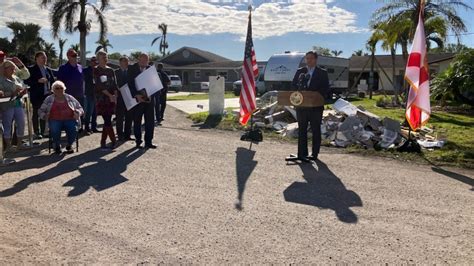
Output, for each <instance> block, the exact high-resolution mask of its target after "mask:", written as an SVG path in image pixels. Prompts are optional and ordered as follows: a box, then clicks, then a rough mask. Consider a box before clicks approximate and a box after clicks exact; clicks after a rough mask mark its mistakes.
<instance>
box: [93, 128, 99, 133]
mask: <svg viewBox="0 0 474 266" xmlns="http://www.w3.org/2000/svg"><path fill="white" fill-rule="evenodd" d="M92 132H94V133H99V132H100V130H98V129H97V128H94V129H92Z"/></svg>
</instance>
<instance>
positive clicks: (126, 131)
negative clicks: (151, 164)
mask: <svg viewBox="0 0 474 266" xmlns="http://www.w3.org/2000/svg"><path fill="white" fill-rule="evenodd" d="M119 63H120V68H118V69H116V70H115V78H116V79H117V85H118V87H119V88H121V87H122V86H123V85H125V84H127V83H128V57H126V56H123V57H121V58H120V59H119ZM115 117H116V122H115V126H116V128H117V135H118V139H119V141H128V140H132V138H130V135H131V134H132V120H133V113H132V110H130V111H127V107H126V106H125V102H124V101H123V98H122V95H121V94H120V91H118V97H117V107H116V110H115ZM124 122H125V125H124Z"/></svg>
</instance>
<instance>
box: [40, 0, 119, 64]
mask: <svg viewBox="0 0 474 266" xmlns="http://www.w3.org/2000/svg"><path fill="white" fill-rule="evenodd" d="M98 3H100V6H99V7H98V6H97V5H95V4H93V3H92V1H91V0H67V1H65V0H41V4H40V5H41V7H42V8H47V7H49V6H51V29H52V33H53V37H54V38H58V36H59V32H60V30H61V23H62V22H63V20H64V24H65V30H66V32H67V33H73V32H74V31H79V36H80V41H79V43H80V48H81V49H80V50H81V51H86V36H87V34H88V33H89V31H90V29H91V23H92V20H91V19H88V18H87V7H89V8H90V9H92V11H93V12H94V14H95V15H96V17H97V22H98V23H99V27H100V32H99V39H105V35H106V34H107V23H106V21H105V16H104V14H103V13H102V12H103V11H104V10H105V9H106V8H107V7H108V6H109V4H110V1H109V0H101V1H98ZM77 12H79V21H75V19H76V14H77ZM80 56H81V64H82V65H85V64H86V53H81V54H80Z"/></svg>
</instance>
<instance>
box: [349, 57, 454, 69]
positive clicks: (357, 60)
mask: <svg viewBox="0 0 474 266" xmlns="http://www.w3.org/2000/svg"><path fill="white" fill-rule="evenodd" d="M455 55H456V54H454V53H438V54H428V64H434V63H438V62H441V61H445V60H451V59H452V58H453V57H454V56H455ZM375 58H376V59H377V61H378V62H379V63H380V65H381V66H382V67H383V68H391V67H392V56H391V55H376V56H375ZM349 60H350V61H349V68H350V69H362V68H363V67H364V65H365V64H366V63H367V61H369V60H370V55H367V56H355V55H354V56H351V58H350V59H349ZM395 66H396V67H397V68H404V67H405V66H406V60H405V59H404V58H403V56H402V55H396V56H395ZM376 67H377V65H376ZM368 68H370V63H368V64H367V66H366V69H368Z"/></svg>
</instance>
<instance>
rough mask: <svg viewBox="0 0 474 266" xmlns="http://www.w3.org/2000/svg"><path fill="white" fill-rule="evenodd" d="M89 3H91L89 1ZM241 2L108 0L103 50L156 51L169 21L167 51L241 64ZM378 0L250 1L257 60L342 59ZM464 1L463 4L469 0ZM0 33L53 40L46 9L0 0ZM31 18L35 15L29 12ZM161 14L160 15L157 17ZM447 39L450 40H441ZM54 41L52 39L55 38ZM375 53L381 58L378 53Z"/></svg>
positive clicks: (360, 43)
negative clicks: (316, 53)
mask: <svg viewBox="0 0 474 266" xmlns="http://www.w3.org/2000/svg"><path fill="white" fill-rule="evenodd" d="M94 2H95V1H94ZM247 2H248V1H245V0H237V1H232V0H204V1H197V0H173V1H172V0H168V1H166V0H111V3H113V4H112V6H111V8H110V9H109V10H107V11H106V13H105V14H106V16H107V18H108V22H109V28H110V33H109V34H108V38H109V40H110V42H111V43H112V45H113V46H114V47H113V48H112V49H109V51H110V52H120V53H127V54H128V53H130V52H131V51H145V52H148V51H155V52H157V50H158V46H157V45H155V46H153V47H151V45H150V44H151V41H152V40H153V38H154V37H156V36H158V35H159V32H158V29H157V24H159V23H161V22H165V23H167V24H168V31H169V34H168V43H169V49H170V51H174V50H176V49H179V48H180V47H182V46H191V47H196V48H200V49H204V50H208V51H211V52H214V53H217V54H219V55H222V56H225V57H227V58H230V59H233V60H241V59H242V57H243V49H244V42H243V39H244V36H245V31H246V21H247V13H246V9H247V4H248V3H247ZM384 2H385V1H380V0H306V1H304V0H293V1H275V0H273V1H262V0H260V1H253V5H254V8H255V10H254V12H253V17H252V19H253V23H254V45H255V49H256V53H257V59H258V60H261V61H264V60H267V59H268V58H269V57H270V56H271V55H272V54H274V53H279V52H284V51H287V50H290V51H306V50H308V49H310V48H311V47H312V46H313V45H317V46H322V47H327V48H330V49H331V50H342V51H343V54H342V56H343V57H350V55H351V54H352V52H353V51H355V50H358V49H363V48H364V46H365V42H366V40H367V39H368V37H369V36H370V32H369V31H368V22H369V20H370V17H371V15H372V13H373V12H374V11H375V10H376V9H377V8H379V7H381V6H383V4H384ZM468 2H469V1H468ZM0 4H1V6H3V7H4V8H2V11H0V35H1V36H2V37H5V36H8V37H11V35H10V33H9V31H8V30H7V29H6V28H5V22H6V21H10V20H12V18H15V19H16V20H17V21H20V22H30V21H31V22H34V23H38V24H40V25H42V26H43V27H44V28H45V29H44V30H43V32H42V33H43V38H45V39H46V40H48V41H53V40H52V38H51V35H50V33H49V30H48V29H47V28H48V27H49V21H48V17H47V15H48V12H47V10H38V7H37V1H35V0H32V1H29V0H17V1H15V2H14V3H13V1H9V0H0ZM459 11H460V15H461V16H462V17H463V18H464V19H465V20H466V22H467V24H468V25H467V26H468V31H469V32H474V22H471V21H470V20H469V17H470V16H472V15H473V12H472V11H470V12H466V11H464V10H459ZM33 14H34V15H33ZM160 14H162V15H161V16H160ZM96 31H97V27H95V26H94V27H93V29H92V33H91V34H90V35H89V36H88V47H87V50H90V51H94V50H95V46H96V45H95V44H94V42H95V41H96V40H97V38H98V34H97V32H96ZM63 37H65V38H67V39H68V40H69V41H68V44H67V47H69V45H70V44H72V43H78V42H79V36H78V34H72V35H67V34H63ZM448 41H450V42H454V41H455V39H454V38H453V37H450V39H449V40H448ZM54 42H56V41H54ZM462 42H463V43H464V44H466V45H468V46H471V47H474V35H473V34H471V35H465V36H463V38H462ZM378 53H381V54H383V53H386V52H384V51H382V50H381V49H379V51H378Z"/></svg>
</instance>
